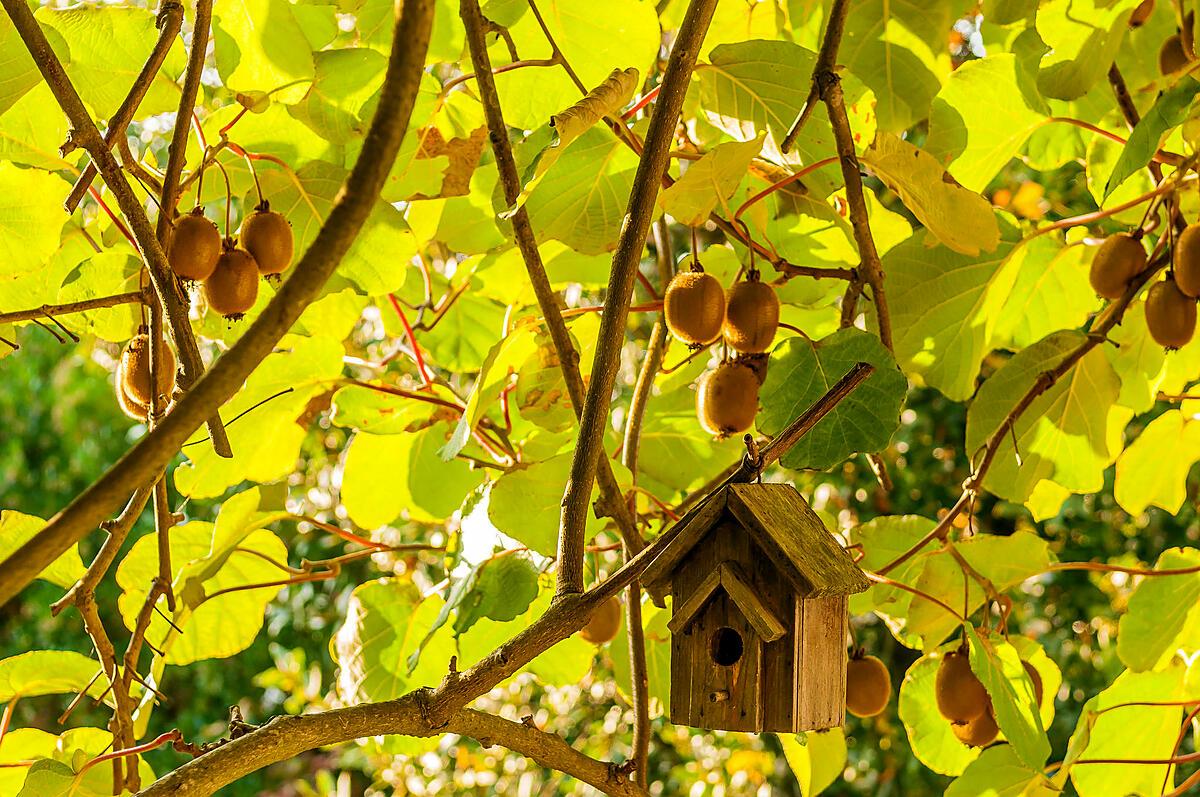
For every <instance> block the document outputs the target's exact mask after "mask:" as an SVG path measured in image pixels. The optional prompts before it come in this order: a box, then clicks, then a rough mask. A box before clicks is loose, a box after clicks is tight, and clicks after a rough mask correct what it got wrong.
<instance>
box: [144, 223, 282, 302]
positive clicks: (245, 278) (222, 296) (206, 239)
mask: <svg viewBox="0 0 1200 797" xmlns="http://www.w3.org/2000/svg"><path fill="white" fill-rule="evenodd" d="M293 246H294V241H293V239H292V226H291V224H289V223H288V220H287V219H286V218H284V217H283V215H282V214H280V213H276V212H275V211H273V210H271V206H270V203H268V202H267V201H266V200H263V201H262V202H261V203H260V204H259V205H258V207H256V208H255V209H254V212H253V213H250V214H249V215H247V216H246V218H245V219H243V220H242V227H241V230H240V231H239V233H238V238H237V239H234V238H232V237H226V238H224V239H223V238H222V237H221V233H220V232H219V231H218V230H217V225H216V224H214V223H213V222H212V221H210V220H209V219H208V218H206V217H205V215H204V210H203V208H201V207H200V206H196V207H195V208H194V209H193V210H192V211H191V212H190V213H188V214H187V215H185V216H183V217H181V218H179V219H178V220H176V222H175V232H174V235H173V236H172V238H171V247H170V250H169V251H168V253H167V259H168V261H169V262H170V264H171V269H172V270H173V271H174V272H175V274H176V275H177V276H178V277H179V278H180V279H183V280H187V281H189V282H199V283H202V284H203V286H204V296H205V298H206V299H207V300H208V306H209V307H211V308H212V309H213V310H215V311H216V312H218V313H220V314H221V315H223V316H225V317H226V318H229V319H231V320H236V319H239V318H241V317H242V315H243V314H244V313H245V312H246V311H247V310H249V309H250V308H251V307H253V306H254V302H255V300H256V299H257V298H258V278H259V276H260V275H261V276H263V277H267V278H268V279H270V278H277V277H278V275H279V274H282V273H283V272H284V271H286V270H287V268H288V266H290V265H291V264H292V253H293Z"/></svg>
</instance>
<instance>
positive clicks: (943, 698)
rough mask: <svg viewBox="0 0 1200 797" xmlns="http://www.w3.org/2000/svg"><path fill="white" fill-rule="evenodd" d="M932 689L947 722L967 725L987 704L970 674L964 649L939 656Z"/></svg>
mask: <svg viewBox="0 0 1200 797" xmlns="http://www.w3.org/2000/svg"><path fill="white" fill-rule="evenodd" d="M935 686H936V691H937V706H938V711H940V712H941V714H942V716H943V717H945V718H946V719H948V720H950V721H951V722H963V723H965V722H970V721H971V720H973V719H976V718H977V717H979V715H981V714H983V713H984V712H985V711H986V710H987V708H988V706H989V705H990V704H991V700H989V699H988V693H987V690H986V689H985V688H984V687H983V683H982V682H981V681H980V680H979V679H978V678H976V677H975V673H973V672H971V659H970V656H969V655H968V654H967V651H966V650H965V649H960V650H952V651H950V652H949V653H947V654H946V655H945V656H943V657H942V663H941V664H940V665H939V666H938V671H937V681H936V684H935Z"/></svg>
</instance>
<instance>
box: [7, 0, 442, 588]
mask: <svg viewBox="0 0 1200 797" xmlns="http://www.w3.org/2000/svg"><path fill="white" fill-rule="evenodd" d="M3 4H4V7H5V8H6V9H8V10H9V13H10V15H14V16H16V17H20V16H22V12H25V14H27V15H28V17H29V21H30V22H31V23H32V25H33V27H34V28H36V29H37V33H38V35H39V36H41V29H40V28H37V22H36V21H33V16H32V13H30V12H29V9H28V7H27V6H26V5H25V3H24V0H3ZM432 20H433V0H405V2H404V8H403V13H402V15H401V17H400V19H399V21H398V22H397V24H396V32H395V39H394V41H395V42H397V44H396V46H394V47H393V49H392V54H391V58H390V60H389V63H388V69H387V77H386V78H385V79H384V84H383V88H382V91H381V94H380V100H379V107H378V110H377V111H376V113H375V118H374V119H373V120H372V122H371V129H370V132H368V134H367V137H366V141H365V142H364V143H363V149H362V154H361V155H360V156H359V158H358V161H357V162H356V163H355V164H354V169H353V171H352V172H351V173H350V176H349V177H348V178H347V180H346V184H345V185H344V186H343V187H342V190H341V191H340V192H339V194H338V197H339V198H338V201H337V202H336V204H335V205H334V207H333V210H332V211H331V212H330V214H329V218H328V219H326V221H325V224H324V225H322V227H321V230H320V231H319V232H318V233H317V237H316V239H315V240H314V241H313V243H312V245H311V246H309V248H308V251H306V252H305V253H304V256H303V257H302V258H301V259H300V262H299V263H297V264H296V266H295V268H294V269H293V270H292V274H291V276H290V277H288V279H287V280H286V281H285V282H284V283H283V285H282V286H281V287H280V289H279V292H278V293H276V294H275V296H274V298H272V299H271V302H270V304H268V305H267V307H266V308H265V309H264V310H263V312H262V314H261V315H260V316H259V317H258V318H257V319H255V321H254V323H253V324H251V325H250V328H249V329H247V330H246V332H245V334H243V335H242V337H241V338H240V339H239V340H238V342H237V343H235V344H234V345H233V347H232V348H230V349H229V351H228V352H226V353H225V355H224V356H222V357H221V358H220V359H219V360H217V362H216V363H215V364H214V365H213V367H212V368H211V369H210V370H209V371H208V373H207V374H205V375H204V377H203V378H202V379H201V380H200V381H199V382H197V383H196V385H195V386H194V387H193V388H192V389H191V390H189V391H188V392H187V393H185V394H184V396H183V398H182V399H180V400H179V402H178V404H176V405H175V408H174V409H173V410H172V411H171V412H170V413H169V414H168V415H167V416H166V417H165V418H164V419H163V421H162V423H161V424H159V425H158V426H156V427H155V428H154V430H153V431H151V432H150V433H149V434H147V435H146V436H145V437H143V438H142V439H141V440H140V441H139V442H138V443H137V444H136V445H135V446H134V447H133V448H131V449H130V450H129V452H128V453H126V454H125V456H124V457H122V458H121V459H120V460H119V461H118V462H117V463H116V464H114V465H113V466H112V467H111V468H109V469H108V471H107V472H105V473H104V475H102V476H101V477H100V478H99V479H98V480H97V481H96V482H95V483H94V484H92V486H90V487H89V488H88V489H87V490H85V491H84V492H83V493H82V494H80V495H79V496H78V497H76V498H75V500H74V501H72V502H71V504H70V505H69V506H67V507H66V508H65V509H63V510H62V511H61V512H59V513H58V514H57V515H55V516H54V517H53V518H51V519H50V522H49V523H47V524H46V526H45V528H43V529H42V530H41V531H40V532H38V534H37V535H36V536H35V537H34V538H33V539H32V540H30V541H29V542H27V543H26V544H25V545H24V546H22V547H21V548H20V549H19V550H18V551H16V552H15V553H14V554H13V555H12V556H10V557H9V558H7V559H5V560H3V561H0V604H4V603H5V602H6V601H8V600H9V599H10V598H12V597H13V596H14V595H16V594H17V593H18V592H19V591H20V590H21V589H22V588H24V587H25V585H27V584H28V583H29V582H30V581H32V580H33V579H34V578H36V577H37V575H38V573H40V572H41V571H42V570H44V569H45V568H46V567H48V566H49V565H50V563H51V562H53V561H54V560H55V559H56V558H58V556H60V555H61V554H62V553H63V552H64V551H66V550H67V549H68V548H70V547H71V546H72V545H74V544H75V543H76V542H77V541H78V540H79V539H80V538H82V537H83V535H85V534H87V533H88V531H90V530H91V529H93V528H95V526H96V525H97V524H98V523H99V522H100V521H101V520H103V519H104V518H106V517H108V516H110V515H113V514H115V513H116V511H117V510H118V509H119V507H120V505H121V503H122V502H123V501H124V500H125V498H126V497H127V496H128V495H129V486H130V485H141V484H148V483H150V481H151V480H152V479H154V478H155V477H156V476H157V475H158V472H159V471H160V470H161V469H162V468H163V467H164V466H165V465H166V464H167V463H168V462H170V460H171V458H172V457H173V456H175V454H176V453H177V452H178V451H179V449H180V447H181V446H182V445H183V444H184V442H186V441H187V439H188V437H190V436H191V434H192V433H193V432H194V431H195V430H196V429H198V428H199V427H200V425H201V424H202V423H204V421H205V419H206V418H207V417H209V416H210V415H211V414H212V413H213V412H214V411H215V410H216V408H218V407H220V406H221V404H223V403H224V402H226V401H228V400H229V399H230V398H231V397H232V396H233V394H234V393H236V392H237V390H238V389H239V388H240V387H241V386H242V383H243V382H245V380H246V377H247V376H249V375H250V373H251V372H252V371H253V370H254V369H255V368H256V367H257V366H258V364H259V363H260V362H262V360H263V359H264V358H265V357H266V356H267V355H268V354H270V353H271V350H272V349H273V348H274V347H275V344H276V343H278V342H279V339H280V338H282V337H283V336H284V334H285V333H286V332H287V331H288V329H290V328H291V326H292V324H294V323H295V322H296V320H297V319H298V318H299V317H300V314H301V313H302V312H303V311H304V308H305V307H307V306H308V305H309V303H311V302H312V301H313V299H315V298H316V296H317V294H318V292H319V291H320V290H321V287H322V286H323V285H324V284H325V282H326V281H327V280H328V279H329V277H330V276H331V275H332V274H333V271H334V269H336V268H337V265H338V263H339V262H341V259H342V257H343V256H345V254H346V252H347V251H348V250H349V249H350V245H351V244H352V243H353V242H354V239H355V237H356V236H357V235H358V233H359V230H361V229H362V226H363V224H364V223H365V222H366V220H367V216H369V215H370V213H371V209H372V208H373V207H374V205H375V203H376V201H377V200H378V197H379V192H380V190H381V189H382V187H383V183H384V180H385V179H386V177H387V174H388V171H389V170H390V169H391V166H392V162H393V161H394V160H395V158H396V153H397V152H398V151H399V149H400V142H401V140H402V139H403V138H404V134H405V131H406V130H407V128H408V123H409V118H410V117H411V115H412V110H413V105H414V102H415V100H416V96H417V89H418V87H419V85H420V81H421V74H422V72H423V67H424V62H425V51H426V49H427V48H428V44H429V32H430V28H431V25H432ZM42 41H43V42H45V38H44V36H43V37H42ZM46 47H47V48H48V47H49V45H48V44H47V45H46ZM93 129H94V128H93ZM103 154H108V152H107V150H103ZM109 157H110V158H111V155H110V154H109ZM101 166H102V169H101V173H103V172H104V169H103V163H102V164H101ZM143 219H144V216H143ZM151 241H152V242H153V236H151ZM154 243H155V246H156V248H157V243H156V242H154ZM159 255H160V256H161V249H159Z"/></svg>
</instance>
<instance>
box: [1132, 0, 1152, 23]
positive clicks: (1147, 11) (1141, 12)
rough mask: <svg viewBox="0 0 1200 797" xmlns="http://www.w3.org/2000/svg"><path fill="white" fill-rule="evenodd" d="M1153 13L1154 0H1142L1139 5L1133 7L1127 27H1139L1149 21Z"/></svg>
mask: <svg viewBox="0 0 1200 797" xmlns="http://www.w3.org/2000/svg"><path fill="white" fill-rule="evenodd" d="M1153 14H1154V0H1142V3H1141V5H1139V6H1138V7H1137V8H1135V9H1133V14H1131V15H1130V17H1129V27H1131V28H1140V27H1141V26H1142V25H1145V24H1146V23H1147V22H1149V21H1150V17H1151V16H1152V15H1153Z"/></svg>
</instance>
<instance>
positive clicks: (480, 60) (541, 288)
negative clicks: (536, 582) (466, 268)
mask: <svg viewBox="0 0 1200 797" xmlns="http://www.w3.org/2000/svg"><path fill="white" fill-rule="evenodd" d="M459 6H460V13H461V14H462V19H463V24H464V25H465V26H466V29H467V44H468V46H469V47H470V50H471V61H472V63H473V64H474V65H475V69H476V71H477V72H478V75H477V77H476V81H477V83H478V85H479V97H480V100H481V101H482V102H483V109H484V115H485V116H486V117H487V125H488V131H489V135H490V138H491V142H492V151H493V152H494V153H495V155H496V168H497V170H498V171H499V173H500V183H501V185H502V186H503V188H504V198H505V201H506V202H507V203H508V204H509V205H510V206H511V205H515V204H516V201H517V197H518V196H519V195H520V193H521V177H520V174H519V173H518V171H517V163H516V160H515V159H514V158H513V153H512V145H511V144H510V143H509V140H508V126H507V125H506V124H505V122H504V113H503V111H502V109H501V107H500V96H499V94H498V93H497V91H496V80H495V78H494V77H493V73H492V64H491V60H490V58H489V57H488V52H487V39H486V28H485V25H484V20H483V15H482V13H481V12H480V10H479V3H478V0H461V2H460V4H459ZM512 226H513V235H514V237H515V238H516V240H517V248H518V249H520V251H521V257H522V259H523V260H524V261H525V270H526V271H527V272H528V273H529V282H530V284H531V285H532V286H533V292H534V295H535V296H536V297H537V301H538V307H539V308H541V311H542V318H543V319H544V320H545V322H546V328H547V329H548V330H549V332H550V341H551V343H552V344H553V345H554V352H555V354H556V355H557V356H558V364H559V368H560V369H561V370H562V374H563V379H564V381H565V382H566V384H567V393H568V395H569V396H570V397H571V406H572V407H573V408H574V409H575V416H576V417H580V415H581V413H582V412H583V404H584V395H585V392H586V389H585V387H584V384H583V376H582V375H581V374H580V372H579V352H577V351H576V350H575V344H574V343H573V342H572V341H571V333H570V332H569V331H568V330H567V325H566V323H564V321H563V317H562V312H561V311H560V310H559V307H558V294H557V293H556V292H555V290H554V288H553V287H552V286H551V285H550V278H549V277H548V276H547V275H546V267H545V265H543V263H542V256H541V253H540V252H539V251H538V248H537V240H536V238H535V237H534V234H533V227H532V226H531V225H530V223H529V213H528V212H527V211H526V210H525V208H524V207H523V206H522V207H521V208H520V209H519V210H517V212H516V214H514V215H513V217H512ZM602 459H603V462H602V464H601V465H600V470H599V480H600V503H601V505H602V506H603V508H604V510H605V511H606V512H607V513H608V514H610V515H611V516H612V517H613V519H614V520H616V522H617V528H618V529H619V530H620V532H621V538H622V540H623V541H624V542H625V546H626V547H627V548H629V549H630V550H632V551H633V552H634V553H637V552H638V551H640V550H641V549H642V548H643V547H644V546H645V543H644V542H643V541H642V537H641V535H640V534H639V533H638V530H637V523H636V521H635V519H634V517H633V513H631V512H630V511H629V508H628V507H627V506H626V504H625V501H624V499H623V498H622V496H621V488H620V486H619V485H618V484H617V477H616V475H615V474H614V473H613V470H612V465H611V464H610V463H609V462H608V458H607V457H603V458H602Z"/></svg>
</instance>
